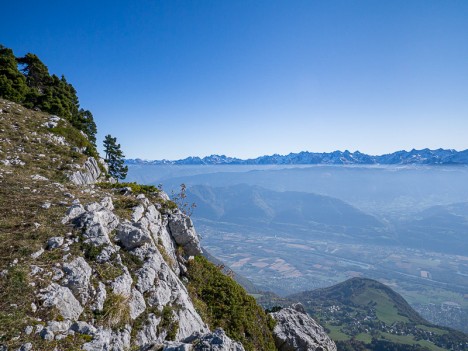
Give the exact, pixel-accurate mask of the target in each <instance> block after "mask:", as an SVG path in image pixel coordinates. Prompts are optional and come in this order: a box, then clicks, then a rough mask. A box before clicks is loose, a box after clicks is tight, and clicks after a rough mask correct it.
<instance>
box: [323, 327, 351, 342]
mask: <svg viewBox="0 0 468 351" xmlns="http://www.w3.org/2000/svg"><path fill="white" fill-rule="evenodd" d="M325 327H326V328H327V329H329V330H330V332H329V333H328V336H329V337H330V338H331V339H332V340H334V341H346V340H349V339H351V337H350V336H349V335H347V334H345V333H343V332H342V331H341V327H340V326H335V325H329V324H326V325H325Z"/></svg>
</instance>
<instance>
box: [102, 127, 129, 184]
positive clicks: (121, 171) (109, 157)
mask: <svg viewBox="0 0 468 351" xmlns="http://www.w3.org/2000/svg"><path fill="white" fill-rule="evenodd" d="M104 153H105V161H106V162H107V164H108V165H109V175H110V176H111V177H113V178H115V179H116V180H117V181H119V179H125V177H126V176H127V172H128V167H127V166H125V165H124V158H125V156H124V154H123V152H122V150H121V149H120V144H117V138H115V137H112V136H111V135H110V134H108V135H106V136H105V138H104Z"/></svg>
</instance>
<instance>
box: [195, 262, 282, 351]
mask: <svg viewBox="0 0 468 351" xmlns="http://www.w3.org/2000/svg"><path fill="white" fill-rule="evenodd" d="M188 276H189V279H190V282H189V284H188V290H189V293H190V295H191V297H192V300H193V301H194V304H195V307H196V308H197V310H198V312H199V313H200V314H201V315H202V318H203V320H205V321H207V323H208V324H209V326H210V328H211V329H215V328H218V327H221V328H223V329H224V330H225V331H226V334H227V335H228V336H229V337H231V338H232V339H234V340H238V341H241V342H242V344H243V345H244V347H245V349H246V350H248V351H253V350H257V351H261V350H275V349H276V348H275V344H274V341H273V336H272V333H271V331H272V329H273V327H274V320H273V319H272V318H271V317H270V316H269V315H267V314H266V313H265V311H264V310H263V309H262V308H261V307H260V306H259V305H257V303H256V302H255V299H254V298H253V297H252V296H249V295H247V293H246V292H245V290H244V289H243V288H242V287H241V286H240V285H239V284H237V283H236V282H235V281H234V280H233V279H232V278H230V277H228V276H226V275H225V274H223V273H222V271H221V270H220V268H218V267H216V266H215V265H214V264H212V263H210V262H209V261H208V260H207V259H206V258H204V257H202V256H197V257H195V259H193V260H191V261H189V264H188Z"/></svg>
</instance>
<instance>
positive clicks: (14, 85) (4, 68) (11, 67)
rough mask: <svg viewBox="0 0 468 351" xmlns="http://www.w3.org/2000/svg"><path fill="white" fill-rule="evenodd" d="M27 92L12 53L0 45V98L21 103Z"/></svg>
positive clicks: (23, 78) (24, 79)
mask: <svg viewBox="0 0 468 351" xmlns="http://www.w3.org/2000/svg"><path fill="white" fill-rule="evenodd" d="M28 90H29V89H28V86H27V85H26V78H25V77H24V76H23V74H21V72H20V71H19V69H18V62H17V61H16V58H15V55H14V54H13V51H12V50H11V49H8V48H6V47H4V46H3V45H1V44H0V97H2V98H4V99H8V100H11V101H14V102H19V103H21V102H23V101H24V98H25V96H26V94H27V92H28Z"/></svg>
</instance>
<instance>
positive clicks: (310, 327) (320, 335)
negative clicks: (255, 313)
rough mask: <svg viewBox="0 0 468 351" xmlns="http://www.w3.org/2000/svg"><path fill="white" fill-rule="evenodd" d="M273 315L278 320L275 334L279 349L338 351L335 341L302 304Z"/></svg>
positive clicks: (291, 350)
mask: <svg viewBox="0 0 468 351" xmlns="http://www.w3.org/2000/svg"><path fill="white" fill-rule="evenodd" d="M271 316H272V317H273V318H274V319H275V321H276V326H275V329H274V330H273V334H274V335H273V336H274V338H275V343H276V347H277V348H278V350H279V351H336V345H335V343H334V342H333V341H332V340H331V339H330V338H329V337H328V335H327V334H326V333H325V331H324V330H323V328H322V327H321V326H320V325H319V324H317V322H315V321H314V320H313V319H312V318H311V317H310V316H309V315H308V314H307V313H306V312H305V310H304V307H303V306H302V305H301V304H299V303H298V304H293V305H292V306H291V307H290V308H283V309H282V310H280V311H278V312H274V313H271Z"/></svg>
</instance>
